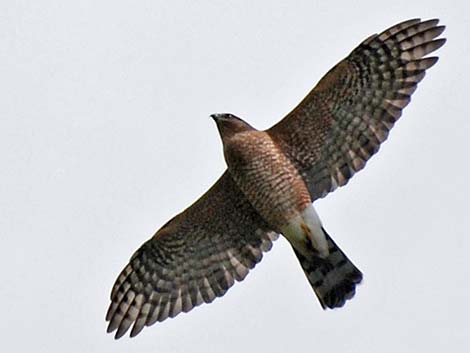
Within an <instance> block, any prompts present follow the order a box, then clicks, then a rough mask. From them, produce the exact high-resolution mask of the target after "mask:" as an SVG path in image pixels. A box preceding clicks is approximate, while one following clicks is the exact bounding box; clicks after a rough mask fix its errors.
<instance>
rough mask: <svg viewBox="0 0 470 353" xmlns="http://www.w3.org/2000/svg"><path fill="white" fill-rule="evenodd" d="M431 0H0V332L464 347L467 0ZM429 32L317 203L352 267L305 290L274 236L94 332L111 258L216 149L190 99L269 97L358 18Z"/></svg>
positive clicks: (63, 338)
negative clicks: (145, 312) (244, 258)
mask: <svg viewBox="0 0 470 353" xmlns="http://www.w3.org/2000/svg"><path fill="white" fill-rule="evenodd" d="M466 3H467V2H464V1H459V2H457V1H456V2H453V3H451V4H449V3H446V2H443V1H414V2H411V1H391V2H377V1H361V2H356V1H349V2H338V1H297V2H294V1H284V2H281V1H256V2H255V1H173V2H171V1H157V0H153V1H138V2H135V1H116V0H113V1H94V0H93V1H91V0H85V1H59V0H58V1H51V0H44V1H20V0H15V1H13V0H11V1H8V0H3V1H1V2H0V44H1V45H0V97H1V98H0V101H1V103H0V150H1V158H0V161H1V165H2V167H1V168H0V215H1V216H0V234H1V246H0V268H1V270H0V271H1V281H0V309H1V313H2V315H1V316H2V319H1V320H0V335H1V337H2V347H3V348H2V350H3V351H5V352H34V353H39V352H47V353H53V352H61V353H63V352H72V353H75V352H79V353H81V352H114V353H118V352H163V353H165V352H182V353H183V352H185V353H186V352H201V353H202V352H206V353H207V352H255V351H256V352H275V353H277V352H279V353H281V352H307V351H308V352H341V353H344V352H370V353H373V352H374V353H376V352H401V353H403V352H466V351H467V349H468V339H469V337H470V323H469V319H468V318H469V315H470V304H469V298H470V282H469V279H470V260H469V251H470V239H469V237H468V234H469V229H470V216H469V203H468V197H469V186H468V180H469V179H470V168H469V156H468V154H469V151H470V141H469V134H470V123H469V116H470V105H469V104H468V101H469V79H470V76H469V68H468V67H469V65H468V62H469V57H470V40H469V34H470V19H469V16H468V12H469V8H468V5H464V4H466ZM412 17H422V18H430V17H439V18H440V19H441V20H442V23H443V24H445V25H447V26H448V27H447V30H446V32H445V34H444V35H445V37H447V38H448V42H447V44H446V45H445V46H444V47H443V48H442V49H441V50H439V52H438V55H439V56H440V57H441V60H440V61H439V63H438V64H437V65H436V66H435V67H433V68H432V69H431V70H430V72H429V74H428V76H427V77H426V78H425V79H424V81H423V82H422V84H421V85H420V87H419V89H418V90H417V92H416V93H415V95H414V96H413V101H412V103H411V104H410V106H409V107H408V108H407V109H406V110H405V112H404V115H403V117H402V119H401V120H400V121H399V122H398V124H397V125H396V127H395V129H394V130H393V131H392V133H391V135H390V138H389V140H388V141H387V142H386V143H385V144H384V145H383V147H382V149H381V151H380V153H379V154H378V155H377V156H375V157H374V158H373V159H372V160H371V161H370V162H369V163H368V166H367V167H366V168H365V170H364V171H362V172H360V173H359V174H358V175H357V176H355V177H354V178H353V179H352V181H351V182H350V183H349V184H348V185H347V187H345V188H342V189H340V190H338V191H336V192H335V193H333V194H331V195H329V196H328V197H327V198H326V199H323V200H320V201H318V202H317V203H316V207H317V210H318V212H319V214H320V216H321V217H322V220H323V223H324V225H325V227H326V229H327V230H328V232H329V233H330V234H331V235H332V236H333V237H334V239H335V240H336V241H337V243H339V244H340V245H341V247H342V248H343V250H344V251H345V252H346V253H347V254H348V255H349V257H350V258H351V259H352V260H353V261H354V262H355V263H356V264H357V266H358V267H359V268H360V269H361V270H362V271H363V272H364V276H365V278H364V282H363V284H362V285H361V286H360V287H359V288H358V291H357V295H356V297H355V298H354V300H352V301H350V302H348V304H347V305H346V306H345V307H344V308H343V309H341V310H335V311H327V312H324V311H323V310H322V309H321V307H320V305H319V303H318V301H317V299H316V297H315V295H314V294H313V292H312V290H311V288H310V285H309V283H308V281H307V280H306V278H305V276H304V274H303V272H302V270H301V268H300V266H299V264H298V262H297V259H296V258H295V256H294V254H293V252H292V251H291V248H290V246H289V245H288V244H287V242H286V241H285V240H284V239H280V240H279V241H277V242H276V244H275V246H274V247H273V250H272V251H271V252H270V253H268V254H266V256H265V258H264V260H263V261H262V262H261V263H260V264H259V265H258V267H257V268H256V269H255V270H254V271H252V272H251V274H250V275H249V276H248V277H247V278H246V280H245V281H244V282H242V283H238V284H236V285H235V286H234V287H233V288H232V289H231V290H230V291H229V292H228V293H227V294H226V295H225V297H223V298H222V299H217V300H216V301H215V302H214V303H212V304H211V305H203V306H201V307H199V308H196V309H195V310H193V311H191V313H190V314H182V315H180V316H178V317H177V318H175V319H172V320H167V321H165V322H164V323H159V324H156V325H154V326H152V327H150V328H146V329H144V331H143V332H142V333H141V334H140V335H139V336H137V337H136V338H134V339H129V338H128V337H127V336H126V337H125V338H123V339H121V340H119V341H115V340H114V339H113V336H112V335H108V334H106V332H105V331H106V323H105V321H104V316H105V313H106V310H107V307H108V304H109V293H110V289H111V286H112V285H113V283H114V280H115V278H116V276H117V275H118V273H119V272H120V271H121V269H122V268H123V266H124V265H126V264H127V261H128V259H129V258H130V256H131V255H132V253H133V252H134V250H136V249H137V248H138V247H139V246H140V245H141V244H142V243H143V242H144V241H145V240H146V239H148V238H149V237H150V236H151V235H152V234H153V233H154V232H155V230H157V229H158V228H159V227H160V226H161V225H162V224H163V223H165V222H166V221H167V220H168V219H169V218H170V217H172V216H173V215H175V214H176V213H178V212H180V211H181V210H182V209H184V208H185V207H187V206H188V205H189V204H191V203H192V202H193V201H194V200H195V199H197V198H198V197H199V196H200V195H201V194H202V193H203V192H204V191H205V190H207V188H208V187H209V186H210V185H212V183H213V182H214V181H215V180H216V179H217V178H218V177H219V175H220V174H221V173H222V172H223V170H224V168H225V163H224V161H223V155H222V149H221V142H220V141H219V137H218V133H217V130H216V127H215V124H214V122H213V121H212V119H210V118H209V114H211V113H215V112H232V113H235V114H237V115H239V116H241V117H244V118H245V119H246V120H247V121H249V122H250V123H251V124H252V125H254V126H255V127H257V128H267V127H269V126H270V125H272V124H274V123H275V122H276V121H278V120H279V119H280V118H282V117H283V116H284V115H285V114H286V113H288V112H289V111H290V110H291V109H292V108H293V107H294V106H295V105H296V104H297V103H298V102H299V101H300V100H301V99H302V98H303V97H304V96H305V95H306V94H307V92H308V91H309V90H310V89H311V88H312V87H313V86H314V84H315V83H316V82H317V81H318V80H319V79H320V78H321V77H322V75H323V74H325V73H326V72H327V71H328V70H329V69H330V68H331V67H332V66H333V65H334V64H336V63H337V62H338V61H339V60H340V59H342V58H343V57H344V56H346V55H347V54H348V53H349V52H350V51H351V50H352V49H353V48H354V47H355V46H356V45H358V44H359V43H360V42H361V41H362V40H363V39H364V38H366V37H368V36H369V35H370V34H372V33H376V32H380V31H382V30H383V29H385V28H387V27H389V26H390V25H393V24H395V23H397V22H400V21H402V20H405V19H408V18H412Z"/></svg>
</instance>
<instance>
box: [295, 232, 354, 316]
mask: <svg viewBox="0 0 470 353" xmlns="http://www.w3.org/2000/svg"><path fill="white" fill-rule="evenodd" d="M322 230H323V232H324V233H325V236H326V238H327V241H328V250H329V255H328V256H327V257H326V258H323V259H322V258H320V257H318V256H316V255H315V253H314V252H313V251H312V256H308V257H307V256H305V255H303V254H301V253H300V252H299V251H297V250H296V249H295V248H293V249H294V252H295V254H296V255H297V258H298V259H299V261H300V264H301V265H302V268H303V270H304V272H305V275H306V276H307V278H308V281H309V282H310V285H311V286H312V288H313V291H314V292H315V294H316V295H317V297H318V300H320V304H321V306H322V307H323V309H327V308H330V309H333V308H339V307H342V306H343V305H344V304H345V303H346V300H348V299H351V298H352V297H354V294H355V292H356V285H357V284H359V283H360V282H361V281H362V273H361V271H360V270H359V269H358V268H357V267H356V266H354V264H353V263H352V262H351V261H350V260H349V259H348V258H347V257H346V255H345V254H344V253H343V252H342V251H341V249H340V248H339V247H338V246H337V245H336V244H335V243H334V241H333V240H332V239H331V237H330V236H329V235H328V233H327V232H326V231H325V229H324V228H323V227H322Z"/></svg>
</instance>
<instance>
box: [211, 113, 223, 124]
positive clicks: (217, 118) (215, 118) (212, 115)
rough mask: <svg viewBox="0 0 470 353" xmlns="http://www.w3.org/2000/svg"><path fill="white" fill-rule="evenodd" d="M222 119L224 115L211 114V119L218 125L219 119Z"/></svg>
mask: <svg viewBox="0 0 470 353" xmlns="http://www.w3.org/2000/svg"><path fill="white" fill-rule="evenodd" d="M221 117H222V114H211V118H212V119H214V121H215V122H216V123H217V121H219V119H220V118H221Z"/></svg>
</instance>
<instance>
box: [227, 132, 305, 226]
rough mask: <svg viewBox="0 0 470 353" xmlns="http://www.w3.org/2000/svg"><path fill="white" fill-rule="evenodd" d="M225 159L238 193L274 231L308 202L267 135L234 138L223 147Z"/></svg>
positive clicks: (286, 161)
mask: <svg viewBox="0 0 470 353" xmlns="http://www.w3.org/2000/svg"><path fill="white" fill-rule="evenodd" d="M225 159H226V161H227V165H228V169H229V172H230V174H231V175H232V177H233V179H234V180H235V182H236V184H237V185H238V187H239V188H240V190H241V191H242V192H243V193H244V195H245V197H246V198H247V199H248V200H249V201H250V203H251V204H252V205H253V206H254V208H255V209H256V210H257V211H258V213H259V214H260V215H261V216H262V217H263V218H264V220H265V221H266V222H267V223H268V224H269V225H271V226H272V227H273V229H274V230H278V231H279V230H280V229H281V228H282V227H283V226H284V225H286V224H287V223H289V221H290V220H291V219H292V218H293V217H295V216H297V215H298V214H299V213H300V212H302V211H303V210H304V209H305V208H306V207H307V206H308V205H309V204H310V203H311V199H310V195H309V193H308V190H307V187H306V185H305V182H304V181H303V179H302V177H301V176H300V174H299V172H298V170H297V169H296V168H295V166H294V165H293V164H292V162H291V161H290V160H289V159H288V158H287V156H286V155H285V154H284V153H283V152H282V151H281V150H280V149H279V148H278V146H277V145H276V144H275V142H274V141H273V140H272V139H271V137H270V136H269V135H268V134H267V133H265V132H263V131H256V132H250V133H246V134H244V135H241V136H238V137H237V138H236V139H234V140H233V141H231V143H230V144H229V145H227V146H225Z"/></svg>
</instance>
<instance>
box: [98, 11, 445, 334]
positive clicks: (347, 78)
mask: <svg viewBox="0 0 470 353" xmlns="http://www.w3.org/2000/svg"><path fill="white" fill-rule="evenodd" d="M438 22H439V21H438V20H437V19H433V20H427V21H421V20H420V19H412V20H408V21H405V22H402V23H399V24H397V25H395V26H392V27H390V28H389V29H387V30H385V31H383V32H382V33H380V34H373V35H371V36H370V37H368V38H367V39H365V40H364V41H363V42H362V43H361V44H360V45H359V46H358V47H357V48H355V49H354V50H353V51H352V52H351V53H350V54H349V55H348V56H347V57H346V58H345V59H343V60H342V61H340V62H339V63H338V64H337V65H336V66H335V67H333V68H332V69H331V70H330V71H329V72H328V73H327V74H326V75H325V76H324V77H323V78H322V79H321V80H320V81H319V82H318V84H317V85H316V86H315V88H313V90H312V91H311V92H310V93H309V94H308V95H307V96H306V97H305V98H304V99H303V100H302V101H301V102H300V104H299V105H298V106H297V107H295V108H294V109H293V110H292V111H291V112H290V113H289V114H288V115H287V116H286V117H285V118H284V119H282V120H281V121H279V122H278V123H277V124H275V125H274V126H272V127H271V128H270V129H267V130H265V131H259V130H256V129H255V128H253V127H252V126H250V125H249V124H248V123H247V122H245V121H243V120H242V119H240V118H238V117H236V116H234V115H232V114H214V115H212V117H213V118H214V120H215V122H216V125H217V128H218V130H219V133H220V137H221V139H222V143H223V151H224V157H225V161H226V163H227V170H226V171H225V172H224V173H223V175H222V176H221V177H220V178H219V180H218V181H217V182H216V183H215V184H214V185H213V186H212V187H211V188H210V189H209V190H208V191H207V192H206V193H205V194H204V195H203V196H202V197H201V198H200V199H198V200H197V201H196V202H195V203H194V204H193V205H191V206H190V207H188V208H187V209H186V210H184V211H183V212H181V213H180V214H178V215H177V216H175V217H174V218H172V219H171V220H170V221H168V222H167V223H166V224H165V225H164V226H163V227H162V228H160V230H158V231H157V232H156V233H155V235H154V236H153V237H152V238H150V239H149V240H148V241H147V242H145V243H144V244H143V245H142V246H141V247H140V248H139V249H138V250H137V251H136V252H135V253H134V255H133V256H132V258H131V259H130V261H129V264H128V265H127V266H126V267H125V268H124V270H123V271H122V272H121V274H120V275H119V276H118V278H117V280H116V283H115V284H114V286H113V289H112V292H111V304H110V306H109V309H108V312H107V315H106V320H107V321H109V325H108V332H113V331H115V330H117V332H116V334H115V338H120V337H121V336H123V335H124V334H125V333H126V332H127V331H128V330H129V328H130V327H131V326H132V329H131V333H130V336H131V337H133V336H135V335H137V334H138V333H139V332H140V331H141V330H142V329H143V328H144V326H150V325H153V324H154V323H155V322H157V321H163V320H165V319H167V318H168V317H174V316H176V315H178V314H179V313H181V312H188V311H190V310H191V309H193V308H194V307H196V306H198V305H200V304H202V303H210V302H212V301H213V300H214V299H215V298H216V297H221V296H223V295H224V294H225V293H226V292H227V290H228V289H229V288H230V287H231V286H232V285H233V284H234V283H235V281H242V280H243V279H244V278H245V277H246V275H247V274H248V272H249V271H250V269H252V268H254V267H255V265H256V264H257V263H258V262H259V261H261V258H262V257H263V252H266V251H268V250H270V248H271V246H272V242H273V241H274V240H276V239H277V237H278V235H279V234H282V235H283V236H284V237H285V238H286V239H287V240H288V241H289V243H290V244H291V245H292V248H293V250H294V252H295V254H296V256H297V258H298V260H299V262H300V265H301V266H302V269H303V271H304V272H305V275H306V276H307V279H308V281H309V282H310V285H311V286H312V288H313V291H314V293H315V294H316V296H317V298H318V300H319V301H320V304H321V306H322V307H323V308H324V309H327V308H331V309H333V308H337V307H341V306H343V305H344V304H345V302H346V301H347V300H349V299H351V298H352V297H353V296H354V294H355V288H356V285H357V284H358V283H360V282H361V280H362V273H361V271H360V270H359V269H358V268H357V267H356V266H355V265H354V264H353V263H352V262H351V261H350V260H349V259H348V258H347V257H346V255H345V254H344V253H343V251H342V250H341V249H340V248H339V247H338V246H337V245H336V244H335V242H334V241H333V239H332V238H331V237H330V236H329V235H328V233H327V232H326V230H325V228H324V226H323V224H322V222H321V220H320V218H319V216H318V214H317V213H316V211H315V208H314V207H313V205H312V203H313V202H314V201H315V200H317V199H319V198H321V197H324V196H326V195H327V194H328V193H330V192H332V191H333V190H335V189H336V188H337V187H338V186H343V185H345V184H346V183H347V182H348V180H349V179H350V178H351V177H352V176H353V175H354V174H355V173H356V172H358V171H359V170H361V169H362V168H364V166H365V164H366V162H367V161H368V160H369V158H370V157H371V156H372V155H374V154H375V153H376V152H377V151H378V150H379V147H380V144H381V143H382V142H384V141H385V140H386V139H387V136H388V133H389V131H390V130H391V129H392V127H393V125H394V124H395V122H396V121H397V120H398V118H399V117H400V116H401V113H402V110H403V108H405V107H406V106H407V105H408V103H409V102H410V98H411V95H412V94H413V92H414V91H415V90H416V87H417V85H418V83H419V82H420V81H421V80H422V79H423V77H424V75H425V71H426V69H429V68H430V67H431V66H433V65H434V64H435V63H436V62H437V60H438V58H437V57H433V56H431V57H429V56H427V55H428V54H429V53H431V52H433V51H435V50H437V49H438V48H440V47H441V46H442V45H443V44H444V43H445V39H444V38H438V37H439V36H440V35H441V33H442V32H443V31H444V28H445V27H444V26H440V25H438Z"/></svg>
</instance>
